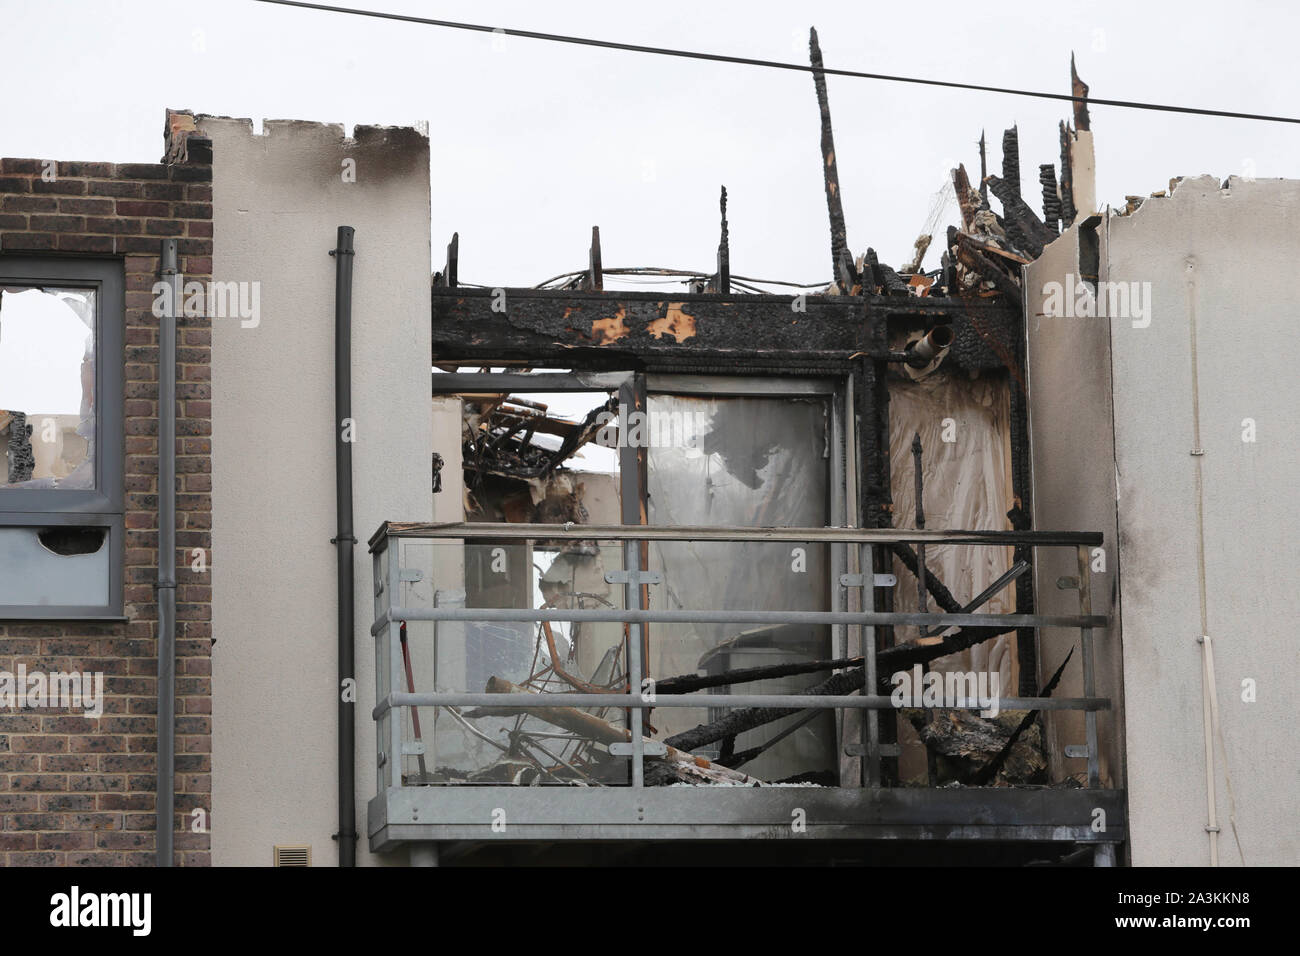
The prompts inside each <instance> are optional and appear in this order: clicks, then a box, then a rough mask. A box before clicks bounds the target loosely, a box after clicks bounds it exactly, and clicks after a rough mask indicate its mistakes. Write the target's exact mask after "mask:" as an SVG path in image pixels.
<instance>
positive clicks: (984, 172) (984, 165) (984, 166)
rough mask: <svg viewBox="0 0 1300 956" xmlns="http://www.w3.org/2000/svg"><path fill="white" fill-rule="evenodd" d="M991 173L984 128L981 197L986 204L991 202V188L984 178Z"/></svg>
mask: <svg viewBox="0 0 1300 956" xmlns="http://www.w3.org/2000/svg"><path fill="white" fill-rule="evenodd" d="M988 174H989V164H988V155H987V153H986V152H985V145H984V130H980V198H981V199H982V200H984V205H986V206H987V205H988V203H989V188H988V186H986V185H984V178H985V177H986V176H988Z"/></svg>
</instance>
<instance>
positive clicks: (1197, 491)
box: [1026, 177, 1300, 865]
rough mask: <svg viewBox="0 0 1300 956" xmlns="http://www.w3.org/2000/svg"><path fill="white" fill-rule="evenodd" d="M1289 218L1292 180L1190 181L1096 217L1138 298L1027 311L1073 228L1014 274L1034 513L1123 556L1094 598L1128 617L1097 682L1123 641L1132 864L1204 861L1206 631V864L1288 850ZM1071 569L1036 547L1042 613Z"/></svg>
mask: <svg viewBox="0 0 1300 956" xmlns="http://www.w3.org/2000/svg"><path fill="white" fill-rule="evenodd" d="M1297 226H1300V182H1295V181H1282V180H1271V181H1243V180H1240V179H1236V178H1233V179H1230V180H1229V181H1228V182H1227V183H1226V184H1221V183H1220V181H1219V180H1218V179H1215V178H1212V177H1198V178H1193V179H1185V180H1183V181H1181V182H1180V183H1179V184H1178V185H1177V187H1176V188H1175V190H1174V191H1173V193H1172V195H1170V196H1168V197H1164V198H1152V199H1148V200H1147V201H1146V202H1145V203H1144V204H1143V206H1142V207H1141V208H1140V209H1139V210H1137V211H1136V212H1135V213H1133V214H1132V215H1129V216H1113V215H1112V216H1109V217H1107V218H1105V219H1104V220H1102V222H1101V224H1100V226H1099V236H1098V239H1099V262H1098V265H1099V279H1100V281H1101V282H1102V283H1109V284H1110V287H1111V288H1114V287H1115V286H1116V284H1118V283H1123V284H1124V285H1125V286H1126V287H1127V290H1128V293H1129V295H1130V301H1131V303H1132V299H1133V296H1135V295H1137V296H1141V299H1140V300H1139V301H1141V302H1142V305H1141V307H1140V308H1135V307H1133V305H1132V304H1130V307H1129V309H1128V310H1127V312H1125V313H1124V314H1118V313H1117V312H1116V311H1115V310H1113V309H1112V310H1110V312H1111V314H1110V315H1109V316H1106V317H1095V318H1073V319H1061V318H1057V319H1049V318H1046V317H1044V316H1043V315H1042V314H1041V313H1043V312H1044V311H1045V308H1044V306H1045V303H1046V298H1047V297H1046V296H1045V294H1044V289H1043V287H1044V283H1045V282H1047V281H1049V280H1052V279H1055V280H1056V281H1062V279H1063V274H1065V273H1067V272H1073V273H1074V274H1075V275H1077V274H1079V272H1080V270H1079V269H1078V268H1074V269H1071V268H1070V267H1071V266H1076V267H1077V265H1078V263H1079V255H1078V247H1079V243H1078V242H1077V230H1071V231H1070V232H1068V233H1066V234H1065V236H1063V237H1062V238H1061V239H1060V240H1058V241H1057V242H1056V243H1054V244H1053V245H1052V246H1051V247H1050V248H1049V249H1048V250H1047V251H1046V253H1045V254H1044V256H1043V257H1042V258H1040V259H1039V260H1038V261H1037V262H1036V263H1034V264H1033V265H1031V266H1029V267H1028V268H1027V271H1026V277H1027V292H1028V294H1027V297H1026V298H1027V308H1028V311H1029V357H1030V373H1031V385H1030V388H1031V402H1030V411H1031V422H1032V441H1033V460H1034V494H1035V501H1034V510H1035V526H1036V527H1038V528H1040V529H1050V528H1056V527H1072V528H1089V529H1095V530H1102V531H1105V532H1106V533H1107V537H1108V543H1107V560H1108V568H1109V569H1110V573H1111V574H1112V575H1113V573H1114V570H1115V569H1116V568H1118V581H1117V582H1116V581H1115V580H1114V579H1113V577H1112V578H1111V584H1112V586H1114V587H1115V590H1114V591H1113V592H1112V594H1111V597H1110V602H1109V605H1108V604H1107V602H1106V600H1105V597H1106V589H1107V585H1106V584H1105V583H1104V582H1105V581H1106V580H1107V579H1106V578H1105V577H1104V576H1102V577H1101V579H1100V581H1099V582H1098V585H1097V587H1096V588H1095V594H1094V609H1095V610H1100V609H1102V608H1106V607H1107V606H1108V607H1109V613H1111V614H1112V615H1114V616H1115V618H1116V619H1117V620H1118V621H1119V623H1120V624H1121V628H1120V630H1122V633H1123V641H1122V649H1121V647H1120V645H1119V642H1118V636H1117V633H1116V631H1117V629H1116V628H1115V627H1114V625H1112V628H1111V633H1110V634H1108V635H1105V636H1101V638H1100V640H1099V651H1100V655H1101V656H1100V658H1099V681H1101V680H1110V681H1113V680H1115V679H1116V678H1117V677H1118V676H1119V674H1120V673H1121V672H1120V671H1119V670H1117V669H1116V668H1117V663H1118V662H1117V661H1116V660H1115V654H1116V652H1117V651H1121V652H1122V680H1123V711H1122V720H1123V731H1124V735H1123V738H1124V739H1123V744H1124V748H1125V749H1126V753H1121V754H1118V755H1116V754H1111V755H1110V758H1111V760H1112V761H1113V760H1115V758H1116V756H1118V757H1120V758H1122V759H1123V765H1122V766H1123V768H1124V770H1125V773H1124V775H1123V776H1124V778H1125V785H1126V786H1127V788H1128V797H1129V825H1130V843H1129V851H1130V857H1131V861H1132V862H1133V863H1134V864H1135V865H1204V864H1207V863H1209V862H1210V842H1211V840H1210V837H1209V835H1208V834H1207V832H1206V826H1207V823H1208V822H1209V799H1208V796H1207V784H1206V756H1205V732H1204V723H1203V721H1204V713H1205V709H1204V702H1203V687H1204V686H1205V685H1204V683H1203V680H1204V666H1205V657H1204V654H1205V651H1204V646H1203V644H1202V643H1200V642H1199V640H1198V639H1199V638H1200V637H1201V636H1202V635H1204V634H1208V635H1209V636H1210V638H1211V644H1212V647H1213V653H1214V667H1213V671H1212V673H1213V676H1214V683H1215V688H1216V697H1217V702H1218V708H1219V711H1220V715H1221V730H1222V741H1221V742H1220V741H1217V740H1216V741H1215V746H1214V755H1213V768H1212V779H1213V781H1214V783H1213V787H1214V804H1215V806H1216V808H1217V809H1216V812H1217V819H1216V822H1217V824H1218V826H1219V827H1220V828H1221V831H1222V832H1221V835H1220V837H1219V859H1220V862H1221V863H1222V864H1223V865H1236V864H1240V862H1241V861H1242V860H1243V859H1244V860H1245V862H1246V863H1247V864H1249V865H1296V864H1297V863H1300V846H1298V844H1297V839H1296V828H1295V818H1296V812H1297V809H1298V808H1300V799H1298V798H1297V786H1296V784H1297V781H1298V780H1300V757H1298V756H1297V753H1296V750H1295V747H1294V744H1293V741H1294V717H1295V713H1296V704H1295V697H1294V696H1293V693H1292V687H1291V682H1292V681H1293V680H1294V679H1295V677H1296V676H1297V675H1300V645H1297V643H1296V641H1295V640H1294V638H1293V636H1292V634H1291V633H1290V630H1291V629H1290V627H1289V625H1288V624H1287V622H1288V621H1291V620H1294V619H1295V616H1296V613H1297V612H1298V611H1300V595H1298V594H1297V592H1296V589H1295V582H1296V580H1297V579H1298V578H1300V546H1297V540H1300V509H1297V508H1296V507H1295V504H1294V489H1295V477H1294V476H1295V474H1296V473H1297V468H1298V467H1300V442H1298V441H1297V439H1298V438H1300V434H1298V432H1300V414H1298V408H1297V400H1296V397H1295V394H1294V390H1293V389H1292V388H1290V383H1291V382H1292V381H1293V379H1294V374H1295V368H1296V367H1297V363H1298V362H1300V345H1298V344H1297V339H1296V337H1295V335H1294V325H1295V305H1294V295H1293V294H1292V292H1291V289H1290V276H1291V275H1292V274H1293V263H1294V261H1295V258H1296V256H1297V254H1298V253H1300V239H1297ZM1198 466H1199V475H1198ZM1112 528H1117V531H1118V534H1117V536H1116V535H1115V534H1114V533H1113V532H1112V530H1111V529H1112ZM1116 544H1118V554H1117V555H1116V553H1115V545H1116ZM1116 557H1117V558H1118V561H1117V562H1115V558H1116ZM1070 573H1075V572H1074V571H1073V569H1069V568H1066V567H1064V566H1058V565H1057V564H1053V563H1048V562H1045V563H1043V564H1040V566H1039V570H1038V579H1039V580H1038V596H1039V611H1040V612H1041V613H1049V614H1050V613H1058V612H1064V611H1065V610H1066V609H1067V607H1068V606H1069V605H1070V603H1071V602H1072V598H1073V595H1072V592H1056V591H1055V589H1054V587H1053V583H1054V581H1055V579H1056V577H1057V575H1058V574H1070ZM1094 580H1097V578H1096V577H1095V578H1094ZM1202 581H1203V583H1202ZM1112 635H1113V636H1112ZM1043 645H1044V648H1045V651H1044V654H1043V656H1044V657H1045V659H1046V660H1045V662H1044V663H1045V664H1046V663H1047V662H1050V661H1052V660H1054V659H1056V656H1057V654H1058V653H1059V651H1060V650H1062V649H1063V648H1064V646H1065V645H1064V643H1063V642H1062V638H1061V637H1060V636H1059V635H1057V634H1055V633H1053V632H1050V631H1049V632H1044V636H1043ZM1107 675H1109V677H1107ZM1113 691H1114V688H1113V687H1112V688H1110V689H1109V690H1107V689H1106V688H1104V687H1102V688H1101V690H1100V692H1101V693H1111V695H1112V696H1116V695H1115V694H1114V693H1113ZM1068 692H1073V690H1072V689H1071V687H1070V686H1069V685H1068V684H1067V686H1066V687H1065V688H1064V690H1063V693H1068ZM1080 723H1081V722H1080ZM1058 726H1065V727H1067V728H1069V729H1068V731H1067V736H1068V737H1070V739H1068V740H1065V741H1061V740H1058V741H1057V743H1058V744H1060V743H1063V742H1076V741H1075V739H1074V737H1075V735H1076V734H1077V728H1074V727H1071V726H1070V724H1069V722H1068V720H1067V721H1064V722H1058ZM1103 739H1104V735H1103ZM1056 758H1057V759H1058V760H1059V754H1057V755H1056ZM1066 766H1067V767H1068V766H1069V764H1068V763H1067V765H1066ZM1112 772H1113V771H1112ZM1229 776H1230V778H1231V795H1230V793H1229V786H1228V779H1229ZM1234 821H1235V827H1234ZM1234 830H1235V834H1234ZM1238 839H1239V840H1240V850H1238V845H1237V840H1238Z"/></svg>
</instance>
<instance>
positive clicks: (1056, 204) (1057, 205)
mask: <svg viewBox="0 0 1300 956" xmlns="http://www.w3.org/2000/svg"><path fill="white" fill-rule="evenodd" d="M1038 184H1039V185H1040V186H1042V187H1043V224H1044V225H1045V226H1047V228H1048V229H1050V230H1051V232H1052V235H1056V234H1057V233H1059V232H1060V227H1059V224H1060V221H1061V195H1060V193H1058V192H1057V191H1056V167H1055V166H1053V165H1052V164H1051V163H1043V164H1042V165H1040V166H1039V167H1038Z"/></svg>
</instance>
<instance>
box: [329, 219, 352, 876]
mask: <svg viewBox="0 0 1300 956" xmlns="http://www.w3.org/2000/svg"><path fill="white" fill-rule="evenodd" d="M354 232H355V230H354V229H353V228H352V227H351V226H339V234H338V245H337V248H334V249H331V250H330V255H332V256H333V257H334V478H335V489H336V490H335V503H336V506H337V511H338V532H337V534H336V535H335V536H334V538H333V539H332V543H333V544H334V546H335V548H336V549H337V551H338V571H339V577H338V592H339V647H338V685H337V686H336V687H335V689H334V693H335V694H336V695H337V696H338V712H339V719H338V724H339V831H338V833H337V834H335V836H334V838H335V839H336V840H338V841H339V866H356V865H357V842H356V841H357V813H356V785H355V780H356V730H355V717H356V704H355V703H354V702H353V700H352V699H348V700H345V699H344V697H345V695H344V693H343V690H344V688H345V687H346V686H348V685H347V683H346V682H348V681H351V682H353V686H355V675H354V671H355V667H354V660H353V646H352V642H353V616H354V613H353V612H354V595H353V591H352V549H353V548H354V547H356V543H357V539H356V536H355V534H353V530H352V441H351V439H352V431H353V430H352V429H351V428H349V429H348V436H347V438H346V439H345V438H344V423H345V422H347V421H348V420H349V419H351V418H352V259H353V251H352V236H353V233H354ZM346 696H347V697H349V698H355V696H356V695H355V692H354V693H353V694H349V695H346Z"/></svg>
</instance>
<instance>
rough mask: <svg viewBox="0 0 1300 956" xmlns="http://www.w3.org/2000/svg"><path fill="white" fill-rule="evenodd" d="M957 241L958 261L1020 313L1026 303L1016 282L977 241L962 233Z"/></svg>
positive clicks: (991, 177) (957, 237)
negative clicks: (984, 280) (999, 293)
mask: <svg viewBox="0 0 1300 956" xmlns="http://www.w3.org/2000/svg"><path fill="white" fill-rule="evenodd" d="M989 178H990V179H994V178H995V177H993V176H990V177H989ZM956 239H957V260H958V261H959V262H960V263H961V264H962V265H964V266H965V267H966V268H967V269H969V270H970V271H971V272H974V273H975V274H977V275H978V276H980V277H981V278H983V279H987V280H988V281H989V282H992V283H993V286H994V288H996V289H997V290H998V291H999V292H1001V293H1002V294H1003V295H1004V296H1006V297H1007V299H1008V300H1009V301H1010V302H1011V303H1012V305H1013V306H1014V307H1015V309H1016V311H1017V312H1018V311H1019V310H1020V307H1021V304H1022V303H1023V302H1024V297H1023V295H1022V293H1021V291H1020V286H1018V285H1017V284H1016V281H1015V280H1014V279H1012V278H1011V276H1009V275H1007V274H1006V272H1004V271H1003V270H1002V268H1001V267H1000V266H999V265H998V264H997V263H996V262H994V261H993V260H992V259H990V258H989V257H988V256H986V255H985V254H984V253H983V252H982V251H981V250H980V248H979V244H978V243H977V242H976V241H975V240H973V239H971V238H970V237H969V236H967V235H965V234H964V233H960V232H959V233H957V236H956Z"/></svg>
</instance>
